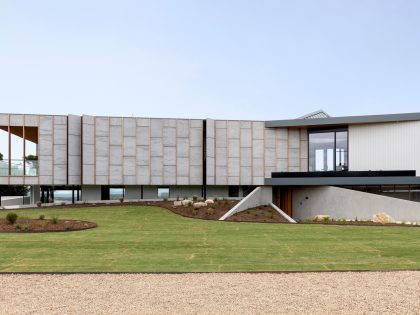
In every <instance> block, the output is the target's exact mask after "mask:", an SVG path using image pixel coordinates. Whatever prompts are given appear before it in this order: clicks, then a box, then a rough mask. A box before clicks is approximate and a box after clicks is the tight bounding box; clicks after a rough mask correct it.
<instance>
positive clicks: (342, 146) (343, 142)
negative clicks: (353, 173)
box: [335, 131, 348, 171]
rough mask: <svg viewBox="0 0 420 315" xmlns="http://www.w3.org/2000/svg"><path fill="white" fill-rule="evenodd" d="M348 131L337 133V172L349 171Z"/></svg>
mask: <svg viewBox="0 0 420 315" xmlns="http://www.w3.org/2000/svg"><path fill="white" fill-rule="evenodd" d="M347 135H348V133H347V131H338V132H336V133H335V170H336V171H346V170H348V143H347Z"/></svg>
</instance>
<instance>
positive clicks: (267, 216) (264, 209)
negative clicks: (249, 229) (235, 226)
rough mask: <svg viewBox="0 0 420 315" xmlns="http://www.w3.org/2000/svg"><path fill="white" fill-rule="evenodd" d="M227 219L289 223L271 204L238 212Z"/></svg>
mask: <svg viewBox="0 0 420 315" xmlns="http://www.w3.org/2000/svg"><path fill="white" fill-rule="evenodd" d="M226 221H238V222H271V223H289V221H287V220H286V219H285V218H283V216H281V215H280V214H279V213H278V212H277V211H276V210H274V209H273V207H271V206H260V207H256V208H251V209H248V210H245V211H242V212H238V213H236V214H234V215H233V216H231V217H229V218H227V219H226Z"/></svg>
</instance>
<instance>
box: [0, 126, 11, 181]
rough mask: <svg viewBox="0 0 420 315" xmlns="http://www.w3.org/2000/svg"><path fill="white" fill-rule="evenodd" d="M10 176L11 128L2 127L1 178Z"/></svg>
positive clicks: (0, 147) (0, 133) (0, 145)
mask: <svg viewBox="0 0 420 315" xmlns="http://www.w3.org/2000/svg"><path fill="white" fill-rule="evenodd" d="M8 175H9V127H8V126H0V176H8Z"/></svg>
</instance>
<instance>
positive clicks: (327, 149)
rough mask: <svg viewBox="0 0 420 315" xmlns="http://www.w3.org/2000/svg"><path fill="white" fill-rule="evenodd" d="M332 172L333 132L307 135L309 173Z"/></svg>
mask: <svg viewBox="0 0 420 315" xmlns="http://www.w3.org/2000/svg"><path fill="white" fill-rule="evenodd" d="M333 170H334V132H325V133H310V134H309V171H310V172H322V171H333Z"/></svg>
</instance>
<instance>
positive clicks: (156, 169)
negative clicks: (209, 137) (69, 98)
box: [83, 116, 203, 185]
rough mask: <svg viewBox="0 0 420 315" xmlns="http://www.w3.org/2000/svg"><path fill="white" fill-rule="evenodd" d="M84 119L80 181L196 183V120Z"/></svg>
mask: <svg viewBox="0 0 420 315" xmlns="http://www.w3.org/2000/svg"><path fill="white" fill-rule="evenodd" d="M85 117H86V116H84V119H83V170H84V171H85V170H90V169H91V170H92V171H93V173H92V176H88V177H86V178H85V174H84V173H83V183H84V184H96V185H201V184H202V177H203V175H202V146H203V141H202V133H203V126H202V121H201V120H191V119H160V118H131V117H128V118H119V117H118V118H117V117H90V118H89V119H85ZM85 121H86V122H85ZM86 129H89V130H86ZM85 155H87V156H86V157H85ZM92 179H93V181H92Z"/></svg>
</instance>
